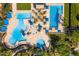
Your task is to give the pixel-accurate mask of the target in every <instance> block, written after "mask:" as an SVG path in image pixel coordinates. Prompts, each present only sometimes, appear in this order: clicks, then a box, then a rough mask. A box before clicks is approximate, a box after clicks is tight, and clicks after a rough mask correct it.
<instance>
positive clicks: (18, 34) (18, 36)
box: [9, 13, 31, 45]
mask: <svg viewBox="0 0 79 59" xmlns="http://www.w3.org/2000/svg"><path fill="white" fill-rule="evenodd" d="M30 17H31V16H30V14H28V13H17V14H16V18H17V20H18V24H17V25H16V26H15V28H14V30H13V31H12V33H11V37H10V38H9V43H10V44H12V45H15V44H16V42H21V41H26V39H25V38H23V34H22V31H25V30H27V25H25V24H24V22H23V20H24V19H25V18H28V19H29V18H30Z"/></svg>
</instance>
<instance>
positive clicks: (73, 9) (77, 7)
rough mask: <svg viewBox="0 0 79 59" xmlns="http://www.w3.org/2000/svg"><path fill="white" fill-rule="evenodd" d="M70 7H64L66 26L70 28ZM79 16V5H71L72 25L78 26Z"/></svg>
mask: <svg viewBox="0 0 79 59" xmlns="http://www.w3.org/2000/svg"><path fill="white" fill-rule="evenodd" d="M68 9H69V5H68V4H65V5H64V25H65V26H68V16H69V10H68ZM77 14H79V4H77V3H73V4H71V25H72V26H77V25H78V21H77V19H76V15H77Z"/></svg>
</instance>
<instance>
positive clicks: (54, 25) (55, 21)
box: [49, 6, 63, 28]
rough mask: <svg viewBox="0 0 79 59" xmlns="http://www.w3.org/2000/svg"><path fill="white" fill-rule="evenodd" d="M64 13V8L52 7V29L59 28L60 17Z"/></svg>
mask: <svg viewBox="0 0 79 59" xmlns="http://www.w3.org/2000/svg"><path fill="white" fill-rule="evenodd" d="M62 13H63V6H50V24H49V25H50V28H58V22H59V17H58V15H62Z"/></svg>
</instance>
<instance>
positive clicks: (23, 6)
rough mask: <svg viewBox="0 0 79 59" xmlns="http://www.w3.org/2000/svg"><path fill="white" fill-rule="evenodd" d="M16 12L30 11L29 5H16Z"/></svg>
mask: <svg viewBox="0 0 79 59" xmlns="http://www.w3.org/2000/svg"><path fill="white" fill-rule="evenodd" d="M17 10H31V4H30V3H17Z"/></svg>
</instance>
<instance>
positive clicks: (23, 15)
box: [16, 13, 31, 19]
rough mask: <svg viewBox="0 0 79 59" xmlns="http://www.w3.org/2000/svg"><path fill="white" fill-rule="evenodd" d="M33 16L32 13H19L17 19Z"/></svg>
mask: <svg viewBox="0 0 79 59" xmlns="http://www.w3.org/2000/svg"><path fill="white" fill-rule="evenodd" d="M30 16H31V14H30V13H17V15H16V18H17V19H24V18H25V19H29V18H30Z"/></svg>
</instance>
